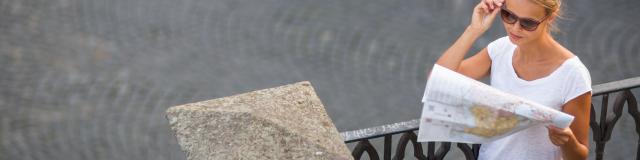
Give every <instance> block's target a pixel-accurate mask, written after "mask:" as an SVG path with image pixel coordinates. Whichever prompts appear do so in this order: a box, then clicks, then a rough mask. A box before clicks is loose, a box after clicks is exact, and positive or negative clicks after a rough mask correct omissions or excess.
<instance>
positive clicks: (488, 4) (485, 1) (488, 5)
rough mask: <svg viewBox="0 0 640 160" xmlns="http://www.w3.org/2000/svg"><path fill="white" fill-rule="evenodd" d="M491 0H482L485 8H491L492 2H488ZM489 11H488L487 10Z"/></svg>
mask: <svg viewBox="0 0 640 160" xmlns="http://www.w3.org/2000/svg"><path fill="white" fill-rule="evenodd" d="M490 1H491V0H484V4H485V5H486V6H487V8H489V9H493V6H492V5H493V2H490ZM487 13H489V12H487Z"/></svg>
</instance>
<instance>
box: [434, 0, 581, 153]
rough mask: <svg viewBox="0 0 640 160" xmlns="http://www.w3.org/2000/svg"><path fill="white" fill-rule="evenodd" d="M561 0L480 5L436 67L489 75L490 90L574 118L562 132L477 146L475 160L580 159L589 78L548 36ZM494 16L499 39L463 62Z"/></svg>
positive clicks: (550, 129) (534, 132) (497, 0)
mask: <svg viewBox="0 0 640 160" xmlns="http://www.w3.org/2000/svg"><path fill="white" fill-rule="evenodd" d="M560 6H561V0H481V2H480V3H479V4H478V5H477V6H476V7H475V8H474V10H473V15H472V18H471V24H470V25H469V26H468V27H467V28H466V30H465V31H464V33H463V34H462V35H461V36H460V37H459V38H458V40H456V42H455V43H454V44H453V45H452V46H451V47H450V48H449V49H447V51H445V52H444V53H443V55H442V56H441V57H440V58H439V59H438V61H437V62H436V63H437V64H439V65H441V66H444V67H447V68H449V69H451V70H454V71H456V72H459V73H461V74H463V75H465V76H468V77H471V78H474V79H481V78H483V77H485V76H490V78H491V86H493V87H495V88H497V89H500V90H502V91H505V92H508V93H511V94H514V95H518V96H520V97H524V98H527V99H530V100H533V101H536V102H538V103H541V104H543V105H545V106H549V107H552V108H554V109H557V110H561V111H563V112H565V113H568V114H571V115H573V116H575V119H574V121H573V123H572V124H571V125H570V127H568V128H557V127H554V126H544V125H539V126H534V127H532V128H528V129H525V130H522V131H520V132H517V133H515V134H513V135H510V136H507V137H504V138H502V139H499V140H496V141H493V142H490V143H485V144H482V147H481V148H480V153H479V159H481V160H495V159H518V160H525V159H545V160H548V159H586V158H587V155H588V150H589V149H588V147H589V143H588V137H589V112H590V104H591V77H590V75H589V72H588V70H587V68H586V67H585V66H584V64H582V62H581V61H580V60H579V58H578V57H577V56H575V55H574V54H573V53H571V51H569V50H568V49H566V48H564V47H563V46H562V45H561V44H559V43H558V42H557V41H556V40H554V38H553V37H552V35H551V33H550V31H551V30H552V29H553V28H554V26H553V25H554V21H555V20H556V18H557V17H558V16H559V14H560ZM498 14H500V17H501V18H502V23H503V25H504V28H505V30H506V34H507V35H508V36H505V37H503V38H500V39H497V40H495V41H493V42H491V43H490V44H489V45H488V46H487V47H486V48H484V49H482V50H481V51H480V52H478V53H476V54H475V55H473V56H471V57H470V58H468V59H464V57H465V54H466V53H467V52H468V51H469V48H471V46H472V44H473V43H474V42H475V41H476V39H477V38H478V37H480V36H481V35H482V34H483V33H484V32H485V31H486V30H487V29H489V27H490V26H491V23H492V22H493V20H494V18H495V17H496V15H498Z"/></svg>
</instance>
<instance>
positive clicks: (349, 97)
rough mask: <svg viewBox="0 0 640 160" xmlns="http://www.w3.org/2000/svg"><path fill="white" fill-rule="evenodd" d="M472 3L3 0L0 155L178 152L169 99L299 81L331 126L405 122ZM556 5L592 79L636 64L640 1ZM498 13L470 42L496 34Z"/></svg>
mask: <svg viewBox="0 0 640 160" xmlns="http://www.w3.org/2000/svg"><path fill="white" fill-rule="evenodd" d="M473 5H474V4H473V3H470V2H469V1H466V0H450V1H441V0H404V1H388V0H330V1H317V0H216V1H206V0H181V1H175V0H28V1H25V0H3V1H0V88H1V89H0V95H1V96H0V159H27V160H28V159H66V160H73V159H184V155H183V153H182V152H181V151H180V150H179V147H178V146H177V143H176V141H175V138H174V137H173V136H172V135H171V132H170V130H169V129H168V122H167V121H166V120H165V119H164V117H163V113H164V111H165V109H166V108H168V107H170V106H174V105H178V104H184V103H188V102H194V101H200V100H206V99H212V98H218V97H223V96H228V95H232V94H237V93H243V92H247V91H251V90H258V89H263V88H270V87H274V86H279V85H283V84H288V83H292V82H297V81H302V80H309V81H311V83H312V84H313V85H314V87H316V91H317V92H318V95H319V96H320V98H321V99H322V100H323V103H324V105H325V106H326V107H327V111H328V112H329V114H330V115H331V117H332V119H333V121H334V122H335V123H336V126H337V127H338V128H339V130H341V131H344V130H353V129H358V128H365V127H370V126H375V125H381V124H387V123H393V122H400V121H406V120H410V119H413V118H415V117H419V110H420V109H421V105H420V103H419V99H420V96H421V94H422V91H423V89H424V83H425V81H426V80H425V71H426V70H427V69H428V68H429V65H430V64H433V62H434V61H435V59H436V58H437V57H438V56H439V54H440V53H441V52H442V51H444V50H445V49H447V47H448V46H449V45H450V43H452V42H453V41H454V40H455V38H457V36H458V35H459V34H460V33H461V32H462V30H463V29H464V27H465V25H466V24H467V23H468V17H469V14H470V10H471V7H472V6H473ZM565 6H568V8H567V17H568V19H567V20H564V21H563V22H562V23H561V24H560V28H561V29H562V30H563V33H560V34H559V35H558V36H557V38H558V40H560V41H561V42H562V43H564V44H565V45H566V47H568V48H569V49H571V50H572V51H574V52H575V53H576V54H578V56H580V58H581V60H582V61H583V62H584V63H585V64H587V66H588V67H589V68H590V69H591V74H592V77H593V83H594V84H598V83H603V82H608V81H614V80H619V79H623V78H630V77H634V76H638V75H640V71H639V70H638V68H640V63H638V62H639V61H640V58H639V57H638V54H640V45H638V44H640V34H639V31H640V22H639V21H637V16H636V15H638V14H639V13H640V10H637V8H640V3H639V2H637V1H633V0H612V1H607V3H596V1H593V0H586V1H580V2H574V1H566V5H565ZM498 22H499V20H497V21H496V23H495V27H493V28H492V29H491V30H490V31H489V32H488V33H487V34H486V35H485V36H484V37H483V38H482V39H480V40H479V41H478V43H477V45H476V46H474V50H479V49H481V48H482V47H484V46H485V45H486V44H488V43H489V42H490V41H492V40H493V39H496V38H498V37H501V36H502V35H504V31H503V29H502V26H501V24H499V23H498ZM623 126H624V125H623ZM630 126H632V125H630ZM625 128H628V127H622V129H625ZM625 132H627V131H625ZM628 132H633V131H632V130H629V131H628ZM615 136H618V137H620V139H625V138H628V139H635V138H637V137H636V136H635V135H632V134H629V135H614V137H615ZM631 142H632V141H631ZM621 143H622V141H621ZM630 145H634V146H635V144H633V143H632V144H630ZM607 149H611V148H609V147H608V148H607ZM612 150H613V151H607V153H612V154H618V152H619V154H618V155H633V154H632V152H629V151H618V152H616V151H615V150H614V149H612ZM613 152H615V153H613ZM614 159H615V158H614Z"/></svg>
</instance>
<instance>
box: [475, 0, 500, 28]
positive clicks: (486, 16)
mask: <svg viewBox="0 0 640 160" xmlns="http://www.w3.org/2000/svg"><path fill="white" fill-rule="evenodd" d="M503 3H504V0H481V1H480V3H478V5H476V7H475V8H473V15H471V24H470V25H469V28H470V29H473V30H475V31H476V32H479V33H484V32H485V31H487V30H488V29H489V27H491V23H493V19H495V18H496V15H497V14H498V12H500V7H501V6H502V4H503Z"/></svg>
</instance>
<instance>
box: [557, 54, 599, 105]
mask: <svg viewBox="0 0 640 160" xmlns="http://www.w3.org/2000/svg"><path fill="white" fill-rule="evenodd" d="M591 91H592V88H591V75H590V74H589V70H587V68H586V67H584V65H582V63H580V65H579V67H577V68H574V69H573V70H572V71H571V72H570V74H569V76H568V78H567V81H566V85H565V98H564V101H563V103H564V104H566V103H567V102H569V101H571V100H573V99H575V98H576V97H578V96H580V95H582V94H584V93H587V92H591Z"/></svg>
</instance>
